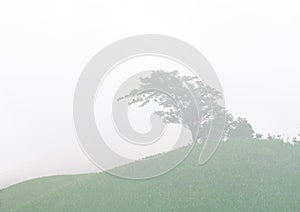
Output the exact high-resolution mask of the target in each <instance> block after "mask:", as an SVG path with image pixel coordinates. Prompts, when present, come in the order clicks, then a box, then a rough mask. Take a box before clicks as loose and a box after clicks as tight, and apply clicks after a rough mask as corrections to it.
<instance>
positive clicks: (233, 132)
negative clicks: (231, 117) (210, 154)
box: [227, 117, 254, 139]
mask: <svg viewBox="0 0 300 212" xmlns="http://www.w3.org/2000/svg"><path fill="white" fill-rule="evenodd" d="M253 133H254V130H253V128H252V126H251V124H249V123H248V121H247V120H246V119H245V118H241V117H238V118H237V120H235V121H234V122H233V123H232V125H231V128H230V129H229V131H228V134H227V136H228V138H229V139H250V138H253Z"/></svg>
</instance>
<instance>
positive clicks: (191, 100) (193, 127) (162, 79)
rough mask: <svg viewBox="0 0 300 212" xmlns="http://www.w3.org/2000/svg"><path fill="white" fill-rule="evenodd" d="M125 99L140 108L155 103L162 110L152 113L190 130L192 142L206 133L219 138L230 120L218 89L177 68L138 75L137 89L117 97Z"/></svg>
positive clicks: (202, 137) (165, 120) (205, 136)
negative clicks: (175, 69)
mask: <svg viewBox="0 0 300 212" xmlns="http://www.w3.org/2000/svg"><path fill="white" fill-rule="evenodd" d="M127 98H129V99H130V100H129V102H128V104H129V105H131V104H136V103H139V104H140V105H139V106H140V107H143V106H144V105H146V104H148V103H150V102H156V103H157V104H158V105H159V106H160V108H161V109H160V110H158V111H155V114H156V115H158V116H160V117H162V118H163V121H164V122H165V123H174V124H181V125H183V126H184V127H186V128H187V129H189V130H190V132H191V135H192V137H193V140H194V141H200V140H203V139H207V138H208V134H209V135H210V139H214V137H215V138H217V137H221V136H222V135H221V134H223V133H224V131H227V130H228V129H229V126H230V124H231V121H232V120H233V118H232V116H231V115H230V114H229V113H228V112H227V111H226V110H225V108H224V107H222V106H220V104H219V101H220V100H221V99H222V93H221V92H219V91H217V90H216V89H214V88H212V87H210V86H208V85H205V84H204V83H203V82H202V81H201V80H199V78H198V77H193V76H186V75H180V74H179V73H178V71H173V72H165V71H162V70H158V71H152V73H151V75H150V76H149V77H142V78H140V84H139V87H138V88H136V89H134V90H132V91H131V92H130V93H129V94H127V95H125V96H123V97H120V98H119V99H118V100H119V101H120V100H122V99H127ZM198 112H200V113H201V114H199V113H198ZM225 120H226V122H225ZM212 122H213V127H212V128H211V123H212ZM223 129H224V131H223Z"/></svg>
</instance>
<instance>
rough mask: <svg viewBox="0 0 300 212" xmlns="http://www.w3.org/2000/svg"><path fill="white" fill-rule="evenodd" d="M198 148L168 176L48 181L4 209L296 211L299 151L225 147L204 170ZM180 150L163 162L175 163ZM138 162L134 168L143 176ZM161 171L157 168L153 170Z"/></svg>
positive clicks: (7, 199) (254, 144)
mask: <svg viewBox="0 0 300 212" xmlns="http://www.w3.org/2000/svg"><path fill="white" fill-rule="evenodd" d="M200 150H201V145H196V146H195V148H194V150H193V151H192V153H191V155H189V157H188V158H187V159H186V160H185V161H184V162H183V163H182V164H180V165H179V166H178V167H176V168H175V169H174V170H172V171H170V172H169V173H167V174H165V175H163V176H161V177H157V178H154V179H150V180H143V181H132V180H124V179H120V178H116V177H114V176H111V175H108V174H106V173H99V174H87V175H78V176H56V177H45V178H40V179H36V180H32V181H28V182H25V183H21V184H18V185H15V186H12V187H10V188H7V189H5V190H3V191H2V193H1V198H0V199H1V201H2V205H1V208H0V211H5V212H6V211H9V210H12V211H299V210H300V192H299V190H300V181H299V176H300V146H299V145H296V146H292V145H290V144H284V143H282V142H278V141H267V140H259V141H258V140H254V139H248V140H243V141H235V142H231V141H228V142H225V143H222V144H221V145H220V147H219V148H218V151H217V152H216V154H215V155H214V157H212V159H211V160H210V161H209V162H208V163H207V164H205V165H204V166H199V165H198V164H197V161H198V157H199V152H200ZM178 151H181V150H180V149H178V150H176V151H173V152H169V153H167V154H164V155H163V156H162V159H163V160H172V158H174V157H176V155H177V154H178ZM143 163H146V161H138V162H136V163H133V164H129V165H127V166H123V167H120V168H119V169H126V168H128V167H129V166H130V167H135V169H137V170H138V167H139V166H138V165H143ZM152 165H153V166H158V165H159V164H152Z"/></svg>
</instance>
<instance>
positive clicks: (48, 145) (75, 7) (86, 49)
mask: <svg viewBox="0 0 300 212" xmlns="http://www.w3.org/2000/svg"><path fill="white" fill-rule="evenodd" d="M145 33H157V34H166V35H171V36H174V37H177V38H179V39H183V40H185V41H187V42H189V43H190V44H191V45H193V46H195V47H196V48H198V49H199V50H200V51H201V52H202V53H203V54H204V55H205V56H206V57H207V59H208V60H209V62H210V63H211V64H212V66H213V67H214V69H215V71H216V72H217V74H218V76H219V78H220V80H221V82H222V85H223V89H224V92H225V97H226V105H227V108H228V109H229V110H230V112H231V113H233V114H234V115H236V116H237V115H240V116H244V117H246V118H247V119H248V120H249V122H250V123H252V124H253V126H254V129H255V130H256V131H257V132H260V133H263V134H266V133H268V132H271V133H281V134H285V135H286V136H293V135H295V134H296V132H297V131H298V128H299V126H300V111H299V108H300V98H299V90H300V89H299V76H300V60H299V55H300V39H299V38H300V2H299V1H297V0H294V1H289V0H280V1H278V0H268V1H264V0H254V1H241V0H236V1H222V0H219V1H212V0H211V1H199V0H194V1H179V0H178V1H174V0H172V1H171V0H165V1H159V0H152V1H141V0H132V1H124V0H119V1H116V0H110V1H94V0H93V1H91V0H85V1H77V0H74V1H71V0H67V1H65V0H56V1H41V0H28V1H21V0H1V2H0V105H1V107H0V108H1V110H0V129H1V133H0V187H5V186H7V185H9V184H12V183H16V182H19V181H22V180H24V179H28V178H33V177H38V176H44V175H52V174H63V173H80V172H90V171H96V170H97V169H96V168H95V167H94V166H93V165H92V164H91V163H90V162H89V161H88V160H87V159H86V157H85V155H84V154H83V153H82V152H81V149H80V148H79V145H78V143H77V141H76V136H75V132H74V129H73V122H72V100H73V93H74V88H75V85H76V82H77V79H78V77H79V75H80V72H81V71H82V69H83V67H84V66H85V64H86V63H87V62H88V61H89V59H90V58H91V57H92V56H93V55H94V54H96V53H97V52H98V51H99V50H101V49H102V48H103V47H104V46H106V45H108V44H110V43H111V42H114V41H116V40H119V39H121V38H124V37H128V36H132V35H137V34H145Z"/></svg>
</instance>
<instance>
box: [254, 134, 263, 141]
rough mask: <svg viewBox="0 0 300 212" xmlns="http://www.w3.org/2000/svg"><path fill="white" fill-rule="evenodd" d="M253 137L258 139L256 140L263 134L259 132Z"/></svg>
mask: <svg viewBox="0 0 300 212" xmlns="http://www.w3.org/2000/svg"><path fill="white" fill-rule="evenodd" d="M255 138H256V139H258V140H261V139H262V138H263V135H262V134H260V133H256V134H255Z"/></svg>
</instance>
